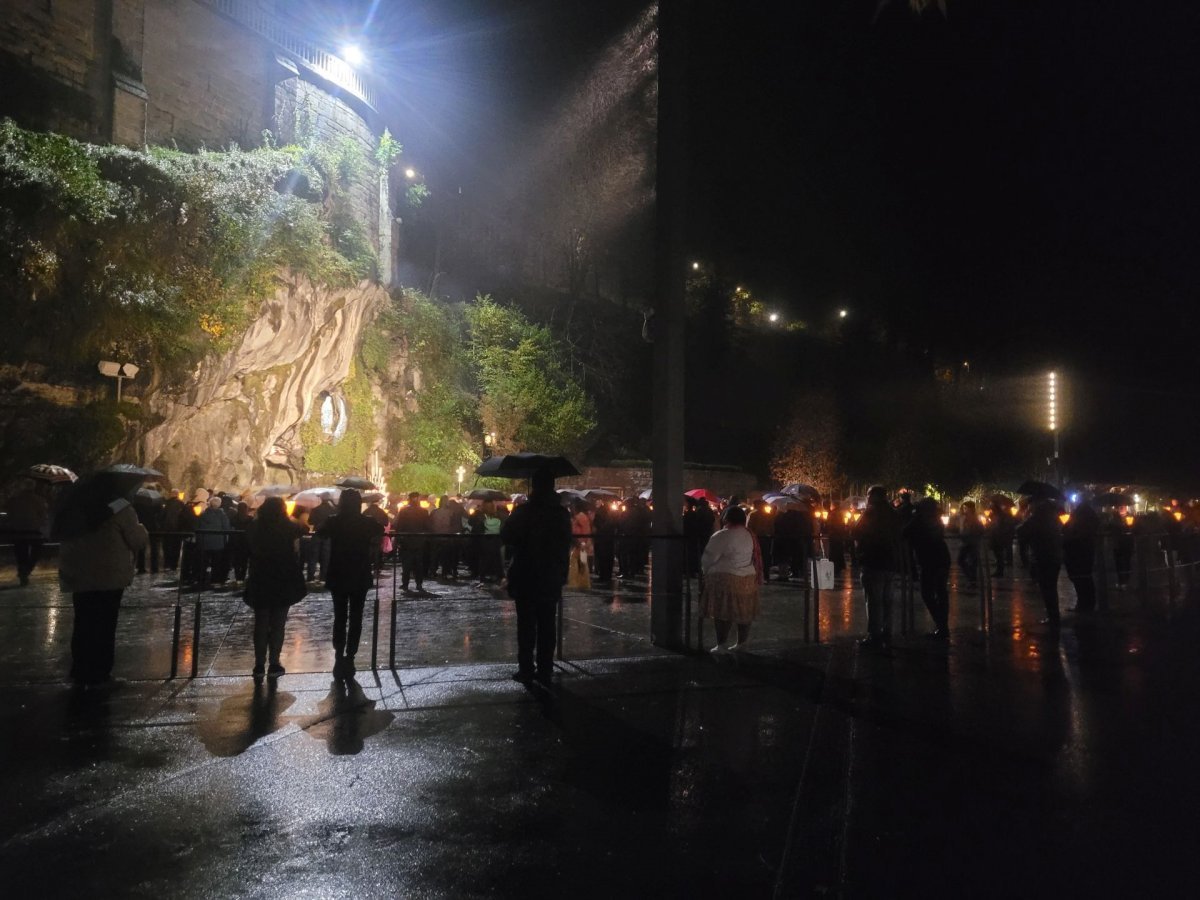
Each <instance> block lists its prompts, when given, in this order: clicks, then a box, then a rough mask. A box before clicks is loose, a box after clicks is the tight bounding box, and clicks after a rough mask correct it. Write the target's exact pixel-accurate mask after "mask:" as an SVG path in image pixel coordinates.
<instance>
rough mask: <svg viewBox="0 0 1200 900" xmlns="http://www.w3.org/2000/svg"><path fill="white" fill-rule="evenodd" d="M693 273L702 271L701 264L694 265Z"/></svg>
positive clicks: (695, 263)
mask: <svg viewBox="0 0 1200 900" xmlns="http://www.w3.org/2000/svg"><path fill="white" fill-rule="evenodd" d="M692 271H693V272H699V271H700V263H698V262H694V263H692Z"/></svg>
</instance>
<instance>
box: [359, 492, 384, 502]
mask: <svg viewBox="0 0 1200 900" xmlns="http://www.w3.org/2000/svg"><path fill="white" fill-rule="evenodd" d="M362 498H363V503H382V502H383V501H384V500H386V499H387V494H385V493H384V492H383V491H367V492H366V493H365V494H363V495H362Z"/></svg>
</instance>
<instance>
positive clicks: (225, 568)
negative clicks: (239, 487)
mask: <svg viewBox="0 0 1200 900" xmlns="http://www.w3.org/2000/svg"><path fill="white" fill-rule="evenodd" d="M221 504H222V501H221V498H220V497H209V498H208V508H207V509H205V510H204V512H202V513H200V518H199V519H197V520H196V550H197V551H198V552H197V556H198V560H199V563H198V565H199V568H198V569H197V572H198V574H199V579H198V580H199V582H200V587H201V588H204V587H206V586H207V584H208V581H209V569H210V567H211V571H212V576H211V577H212V581H213V582H215V583H223V582H224V581H225V579H226V578H227V577H228V574H229V564H228V557H227V554H226V553H225V546H226V544H227V543H228V535H227V533H226V532H228V531H230V527H229V516H227V515H226V514H225V510H224V508H223V507H222V505H221Z"/></svg>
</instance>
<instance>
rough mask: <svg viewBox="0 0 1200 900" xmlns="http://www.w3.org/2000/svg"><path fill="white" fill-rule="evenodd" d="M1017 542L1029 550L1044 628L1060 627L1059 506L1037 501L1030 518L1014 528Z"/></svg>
mask: <svg viewBox="0 0 1200 900" xmlns="http://www.w3.org/2000/svg"><path fill="white" fill-rule="evenodd" d="M1017 540H1018V541H1024V542H1025V545H1026V546H1027V547H1029V553H1030V572H1031V574H1032V575H1033V578H1034V580H1035V581H1036V582H1037V586H1038V592H1039V593H1041V595H1042V603H1043V604H1044V605H1045V607H1046V618H1045V619H1043V620H1042V624H1043V625H1049V626H1050V627H1051V628H1053V629H1057V628H1058V626H1059V621H1060V616H1059V611H1058V570H1059V569H1060V568H1062V525H1061V524H1060V523H1059V521H1058V507H1057V506H1056V505H1055V504H1054V503H1053V501H1050V500H1038V501H1036V502H1035V503H1034V504H1033V507H1032V508H1031V509H1030V512H1029V518H1028V519H1026V520H1025V521H1024V522H1022V523H1021V526H1020V527H1019V528H1018V529H1017Z"/></svg>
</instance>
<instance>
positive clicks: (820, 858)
mask: <svg viewBox="0 0 1200 900" xmlns="http://www.w3.org/2000/svg"><path fill="white" fill-rule="evenodd" d="M0 577H3V573H0ZM427 587H429V593H428V595H427V596H420V597H414V598H411V599H403V600H400V601H398V602H397V608H396V613H397V623H398V625H397V636H398V638H399V641H398V643H397V668H396V669H395V670H394V671H393V670H389V669H386V668H384V669H381V670H379V671H378V672H377V673H372V672H370V671H365V672H360V673H359V675H358V676H357V678H356V679H354V680H353V681H350V682H336V681H333V680H332V679H331V678H330V676H329V675H328V674H326V673H327V670H328V667H329V663H330V662H331V657H330V654H329V652H328V651H327V649H326V647H325V643H326V640H327V636H328V634H329V628H330V624H331V621H330V620H331V616H330V615H329V613H328V611H327V608H326V607H327V601H326V600H325V599H324V598H323V597H322V595H320V594H315V595H313V596H311V597H310V598H308V599H306V600H305V601H304V603H303V604H301V605H300V607H298V608H297V611H296V615H295V616H294V617H293V620H292V621H291V622H289V638H288V643H287V647H286V649H285V652H284V658H283V661H284V664H285V665H286V666H287V667H288V670H289V673H288V675H286V676H285V677H284V678H282V679H281V680H280V682H279V684H278V686H277V687H275V688H274V689H272V688H271V687H270V686H269V685H268V686H264V687H261V688H255V686H254V685H253V683H252V682H251V680H250V679H249V678H248V677H247V676H246V675H245V673H246V672H247V671H248V669H249V666H250V653H249V623H250V619H249V617H248V615H247V611H246V610H245V608H244V607H243V606H242V605H241V603H240V602H239V601H238V600H237V597H236V596H235V595H225V596H223V597H222V596H220V595H218V596H217V597H212V596H209V595H205V596H204V598H203V624H202V637H201V641H200V649H199V667H198V668H199V671H200V676H201V677H198V678H195V679H190V678H186V677H180V678H177V679H174V680H170V679H167V678H166V677H165V676H166V674H167V673H168V672H169V666H170V659H169V657H170V637H171V624H172V619H173V607H174V601H175V596H176V592H175V590H174V589H173V588H172V587H170V586H169V585H165V584H164V583H163V580H162V579H157V578H154V577H151V576H144V577H142V578H140V579H139V581H138V583H137V584H136V585H135V587H134V588H133V589H131V590H130V592H129V594H128V603H127V605H126V608H125V609H124V610H123V612H122V624H121V631H120V635H119V648H118V659H119V662H118V669H117V674H118V676H120V678H121V681H120V682H119V683H117V684H116V685H114V686H112V687H108V688H103V689H99V690H89V691H78V690H75V689H72V688H71V687H69V686H68V685H66V684H64V683H63V681H62V677H63V673H64V672H65V671H66V666H67V662H66V657H67V649H68V640H69V631H70V623H71V610H70V605H69V602H68V603H64V598H62V597H61V596H60V595H59V594H58V591H57V588H56V587H55V586H54V581H53V578H52V575H51V574H49V573H37V574H35V578H34V582H33V583H32V584H31V585H30V586H29V587H27V588H12V589H9V590H3V591H0V629H3V633H4V635H5V651H6V652H5V653H4V654H3V658H2V659H0V687H2V691H0V734H3V735H4V738H3V759H2V760H0V773H2V774H0V779H3V781H2V787H3V795H2V796H3V797H4V802H3V804H2V805H0V871H3V872H4V873H5V876H6V878H5V884H6V888H7V889H8V890H12V891H14V893H12V894H11V896H28V895H31V894H39V895H44V896H67V895H83V894H87V895H94V896H106V895H123V896H164V895H170V896H185V897H190V896H196V897H230V896H252V897H364V896H406V897H410V896H411V897H471V896H481V897H483V896H511V895H514V894H523V895H525V896H551V895H568V896H569V895H577V896H589V897H590V896H613V895H618V894H623V895H627V896H652V895H661V896H668V897H682V896H718V895H728V896H739V897H768V896H777V897H801V896H812V895H818V894H820V895H830V894H832V895H843V896H866V897H875V896H883V895H887V896H898V895H905V896H909V895H918V894H924V895H933V896H942V895H958V896H1001V895H1008V896H1011V895H1014V894H1019V895H1022V896H1030V895H1036V896H1042V895H1049V894H1062V893H1070V894H1075V893H1081V892H1084V891H1094V892H1097V893H1099V894H1101V895H1103V896H1114V895H1118V894H1124V893H1128V892H1130V891H1133V890H1137V891H1138V892H1139V893H1140V894H1147V895H1166V894H1171V895H1174V894H1180V893H1182V892H1183V891H1184V890H1187V891H1188V892H1189V893H1190V888H1189V887H1188V886H1189V885H1190V884H1192V883H1193V882H1192V880H1194V878H1195V876H1196V875H1197V874H1200V872H1198V871H1197V870H1198V869H1200V865H1198V864H1197V862H1196V859H1197V855H1196V854H1195V852H1194V847H1195V844H1196V838H1197V837H1198V836H1200V828H1198V826H1197V824H1196V813H1195V807H1196V800H1197V798H1198V797H1200V791H1198V790H1197V789H1198V788H1200V784H1198V783H1197V782H1198V781H1200V775H1198V774H1197V772H1198V767H1197V763H1196V760H1197V754H1198V753H1200V717H1198V716H1197V712H1196V699H1195V698H1196V697H1197V696H1198V694H1197V688H1198V687H1200V655H1198V654H1197V653H1196V651H1195V647H1196V637H1197V633H1198V632H1200V622H1198V617H1197V616H1196V614H1195V603H1194V601H1193V602H1192V603H1188V602H1183V603H1180V604H1178V605H1176V606H1175V607H1174V608H1173V609H1169V608H1168V606H1167V605H1166V604H1165V602H1164V601H1163V600H1161V599H1158V598H1155V599H1151V600H1149V601H1148V602H1147V603H1145V604H1142V603H1141V602H1139V601H1138V599H1137V598H1136V597H1135V596H1134V595H1132V594H1123V595H1118V596H1117V599H1116V601H1115V602H1114V608H1113V609H1112V610H1111V611H1109V612H1107V613H1104V614H1101V615H1096V616H1092V617H1089V618H1086V619H1083V620H1078V621H1077V620H1076V619H1075V618H1074V617H1068V619H1067V625H1066V627H1065V628H1064V630H1063V632H1062V635H1061V637H1059V638H1057V639H1055V638H1054V636H1053V635H1050V634H1049V633H1046V632H1044V631H1042V630H1040V629H1039V627H1038V626H1036V625H1030V624H1028V623H1030V622H1035V621H1036V619H1037V613H1036V604H1035V603H1034V602H1033V601H1032V599H1031V596H1030V592H1029V590H1028V588H1027V586H1026V585H1025V584H1024V583H1023V582H1022V581H1020V580H1019V579H1018V580H1017V581H1015V582H1014V581H1011V580H1010V581H1006V582H1002V583H1001V585H1000V589H999V590H998V591H997V599H996V609H995V621H996V625H995V627H994V628H993V629H992V631H991V633H990V634H983V633H982V632H980V631H979V629H978V621H979V617H978V598H977V596H973V595H969V594H966V593H964V594H962V595H961V596H960V595H958V594H957V593H956V595H955V601H954V602H955V608H954V615H953V617H952V625H953V629H954V634H953V638H952V641H951V642H950V644H949V646H942V645H939V644H937V643H934V642H931V641H928V640H926V639H924V638H921V637H917V636H915V635H914V636H911V637H905V638H898V639H897V644H896V647H895V649H894V650H893V651H892V652H891V653H890V654H889V655H886V656H878V655H870V654H865V653H862V652H860V651H859V649H858V647H857V646H856V645H855V644H854V643H853V641H852V640H850V638H849V636H850V635H853V634H855V633H857V632H859V631H861V629H862V621H861V616H862V612H861V598H860V597H859V595H858V592H857V591H856V590H855V589H854V588H853V587H852V583H851V582H850V581H849V580H847V581H845V582H844V583H843V584H842V585H841V586H840V587H839V590H838V591H835V592H832V593H830V594H824V595H822V596H823V607H822V631H823V636H829V637H830V640H828V641H825V642H823V643H821V644H819V645H817V644H809V643H806V642H805V641H804V640H803V638H802V629H801V625H800V614H801V612H802V603H801V602H800V595H799V593H798V591H797V589H796V588H795V587H794V586H782V585H774V584H773V585H770V586H768V587H767V588H766V589H765V593H764V615H763V618H762V620H761V621H760V622H759V623H758V624H757V625H756V627H755V633H754V643H755V648H754V650H753V652H747V653H743V654H739V655H738V656H737V658H736V659H733V660H728V661H725V662H714V661H713V660H711V659H709V658H707V657H704V656H698V655H693V656H687V655H676V654H668V653H665V652H662V651H659V650H657V649H655V648H653V647H652V646H651V645H650V643H649V640H648V631H649V604H648V603H647V602H646V600H645V596H644V586H642V585H636V586H630V587H621V588H619V589H618V590H617V591H615V592H613V591H608V592H595V593H591V594H572V595H570V596H569V597H568V598H567V601H566V604H565V610H566V614H565V618H566V623H565V648H566V653H565V656H566V661H564V662H563V663H560V664H559V667H558V674H557V676H556V679H557V683H556V686H555V688H554V689H553V690H552V691H550V692H545V691H529V690H526V689H524V688H522V687H520V686H519V685H517V684H515V683H514V682H512V681H511V680H509V678H508V676H509V674H510V672H511V671H512V664H511V657H512V654H513V642H514V637H513V632H514V627H515V623H514V621H513V612H512V606H511V603H510V602H509V601H507V600H506V599H504V598H503V597H502V596H500V595H499V593H498V592H496V591H493V590H489V589H485V588H479V587H474V586H470V585H466V586H462V585H443V584H439V583H437V582H429V583H427ZM382 594H383V602H382V604H381V624H382V625H383V626H384V627H383V629H382V632H381V634H382V635H383V637H384V641H383V644H384V648H385V650H384V651H383V652H381V660H382V661H383V662H385V663H386V646H387V642H386V635H387V624H388V623H389V622H390V612H391V606H390V604H391V586H390V583H387V582H385V584H384V590H383V592H382ZM1064 596H1069V587H1066V583H1065V582H1064ZM184 599H185V615H184V617H183V621H184V633H185V640H184V641H183V647H182V651H183V653H184V657H183V660H182V661H183V663H184V665H183V668H182V672H183V673H185V674H186V672H187V671H188V670H189V669H190V661H191V656H190V654H191V653H192V652H193V648H192V645H191V641H190V635H189V632H190V627H191V608H190V602H191V599H192V598H190V597H189V596H188V595H184ZM923 617H924V613H923V611H919V616H918V623H917V625H918V628H917V631H918V632H922V631H924V630H925V628H926V627H927V622H926V620H924V618H923ZM369 634H370V626H369V624H368V629H367V635H368V638H369ZM6 893H7V890H6Z"/></svg>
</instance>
